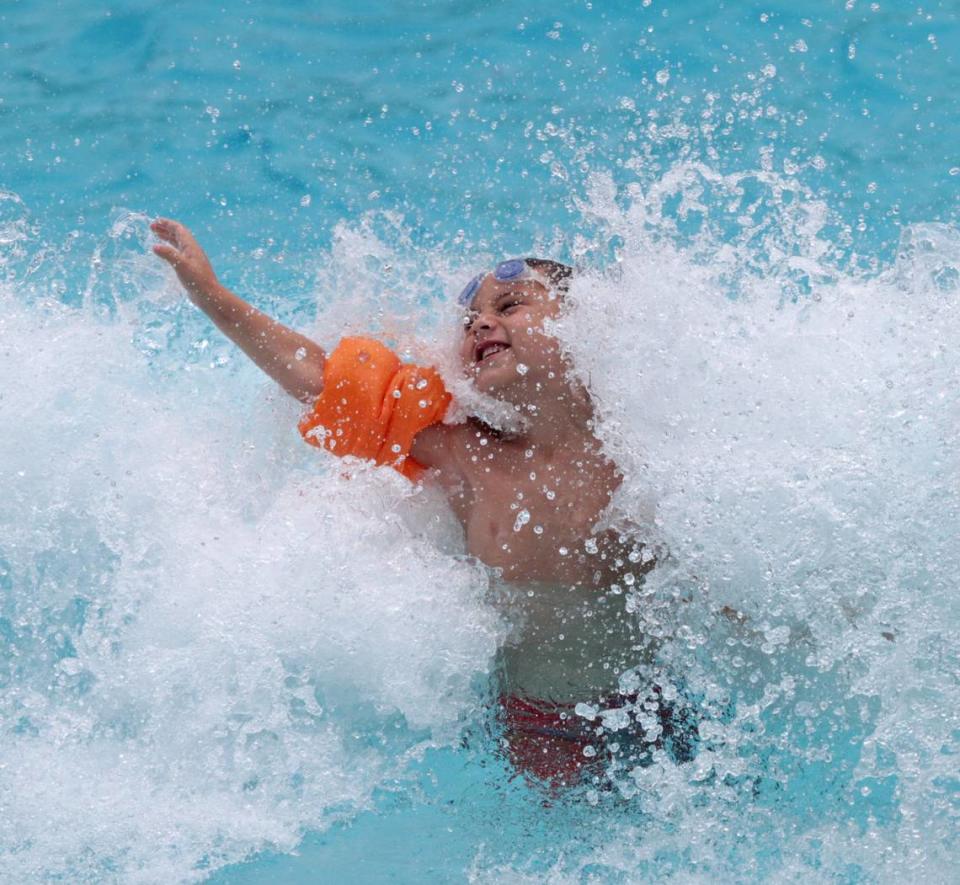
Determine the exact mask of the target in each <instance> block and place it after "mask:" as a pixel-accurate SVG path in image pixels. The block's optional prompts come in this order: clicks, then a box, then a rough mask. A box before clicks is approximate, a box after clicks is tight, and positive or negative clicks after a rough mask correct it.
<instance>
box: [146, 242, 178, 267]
mask: <svg viewBox="0 0 960 885" xmlns="http://www.w3.org/2000/svg"><path fill="white" fill-rule="evenodd" d="M153 252H154V254H155V255H159V256H160V257H161V258H162V259H163V260H164V261H166V262H167V264H170V265H173V266H174V267H176V265H177V264H178V263H179V262H180V253H179V252H178V251H177V250H176V249H174V248H173V246H154V247H153Z"/></svg>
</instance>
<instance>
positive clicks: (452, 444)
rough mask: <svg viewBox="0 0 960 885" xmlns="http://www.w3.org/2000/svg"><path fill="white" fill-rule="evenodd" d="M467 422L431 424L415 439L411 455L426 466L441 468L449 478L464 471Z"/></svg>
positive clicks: (457, 475) (456, 476) (434, 468)
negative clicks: (463, 460)
mask: <svg viewBox="0 0 960 885" xmlns="http://www.w3.org/2000/svg"><path fill="white" fill-rule="evenodd" d="M466 431H467V425H466V424H431V425H430V426H429V427H425V428H424V429H423V430H421V431H420V432H419V433H418V434H417V436H416V438H415V439H414V441H413V447H412V448H411V449H410V455H411V456H412V457H413V458H414V460H416V461H419V462H420V463H421V464H422V465H423V466H424V467H428V468H431V469H433V470H439V471H440V472H441V473H442V474H446V476H447V478H448V479H454V478H458V477H459V476H460V475H461V474H462V472H463V469H462V466H461V461H462V458H461V455H462V452H463V448H464V443H465V440H466Z"/></svg>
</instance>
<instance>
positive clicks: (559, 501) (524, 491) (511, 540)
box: [454, 459, 619, 584]
mask: <svg viewBox="0 0 960 885" xmlns="http://www.w3.org/2000/svg"><path fill="white" fill-rule="evenodd" d="M618 482H619V477H618V475H617V473H616V471H615V469H614V468H613V466H612V465H609V464H607V463H602V462H601V463H597V462H590V463H583V462H581V463H580V464H579V465H578V464H576V463H563V462H561V463H545V462H542V461H541V462H538V461H537V460H536V459H529V461H528V462H527V463H523V464H522V470H520V469H517V468H516V466H515V465H510V466H509V467H507V468H497V467H494V466H489V467H488V468H487V469H484V468H483V467H481V468H479V469H477V470H476V471H475V472H472V474H471V475H470V476H469V488H468V489H467V490H466V492H465V493H464V494H463V495H462V496H461V500H460V502H459V506H457V502H456V501H455V502H454V506H455V509H456V510H457V512H458V515H459V517H460V519H461V522H462V523H463V527H464V531H465V532H466V541H467V549H468V551H469V552H470V554H471V555H473V556H476V557H477V558H478V559H480V560H481V561H482V562H484V563H486V564H487V565H488V566H491V567H493V568H498V569H500V570H501V571H502V573H503V576H504V577H505V578H506V579H508V580H511V581H554V582H556V581H559V582H561V583H565V584H575V583H585V582H588V581H589V579H590V577H591V576H592V574H593V572H594V570H595V567H594V566H593V565H591V564H590V562H589V561H588V560H587V559H586V558H585V557H584V556H583V551H584V545H585V543H586V542H587V540H588V539H589V538H590V537H591V534H592V531H593V529H594V527H595V525H596V523H597V521H598V520H599V518H600V516H601V515H602V513H603V511H604V510H605V509H606V507H607V506H608V504H609V503H610V498H611V496H612V494H613V491H614V489H615V488H616V486H617V483H618Z"/></svg>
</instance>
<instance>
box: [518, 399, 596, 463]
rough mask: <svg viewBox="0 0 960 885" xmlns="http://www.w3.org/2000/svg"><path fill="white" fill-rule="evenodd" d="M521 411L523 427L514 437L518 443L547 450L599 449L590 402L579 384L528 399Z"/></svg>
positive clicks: (585, 451)
mask: <svg viewBox="0 0 960 885" xmlns="http://www.w3.org/2000/svg"><path fill="white" fill-rule="evenodd" d="M520 414H521V415H522V416H523V429H522V430H521V431H520V433H519V434H518V435H517V436H516V437H514V439H515V441H516V442H517V443H522V444H524V445H525V446H527V447H528V448H529V447H535V448H539V449H541V450H546V451H551V450H554V449H574V448H577V449H578V450H579V451H583V452H584V453H587V452H588V451H599V440H598V439H597V437H596V434H595V433H594V431H593V421H594V409H593V402H592V400H591V399H590V395H589V393H587V391H586V389H585V388H584V387H582V386H580V385H576V386H570V387H565V388H563V389H562V390H560V391H558V392H556V393H553V392H552V393H551V394H549V395H547V396H544V397H539V398H538V399H537V401H536V402H530V403H527V404H526V406H525V407H524V408H522V409H521V410H520Z"/></svg>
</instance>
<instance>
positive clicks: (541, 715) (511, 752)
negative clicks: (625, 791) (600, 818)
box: [500, 686, 696, 787]
mask: <svg viewBox="0 0 960 885" xmlns="http://www.w3.org/2000/svg"><path fill="white" fill-rule="evenodd" d="M641 698H642V696H640V695H629V696H622V697H620V698H619V699H618V700H617V701H616V703H615V704H614V703H610V704H609V705H601V706H606V709H607V710H611V709H619V710H621V711H622V712H623V714H624V716H625V718H626V719H627V721H629V724H628V725H625V727H623V728H622V729H618V730H617V731H608V730H607V729H605V728H603V727H602V723H601V721H600V720H599V719H598V720H596V721H590V720H588V719H586V718H584V717H582V716H580V715H579V714H577V713H576V711H575V709H574V705H573V704H560V703H556V702H554V701H546V700H537V699H533V698H522V697H518V696H516V695H504V696H501V698H500V710H501V722H502V725H503V729H504V738H505V739H506V742H507V748H508V749H507V755H508V756H509V758H510V761H511V763H512V764H513V767H514V768H515V769H516V770H517V771H518V772H520V773H521V774H525V775H532V776H533V777H534V778H535V779H537V780H539V781H543V782H545V783H548V784H550V785H551V786H553V787H559V786H566V787H572V786H576V785H577V784H579V783H582V782H583V779H584V777H585V776H587V775H591V774H598V773H601V772H602V768H603V765H604V763H609V762H611V761H612V760H614V759H617V760H620V761H622V762H624V763H626V764H627V765H628V766H629V767H633V766H635V765H648V764H650V761H651V752H652V751H653V750H659V749H664V750H666V751H667V753H668V754H669V756H670V757H671V758H672V759H673V760H674V761H675V762H677V763H681V762H689V761H690V760H691V759H692V758H693V757H694V755H695V745H696V722H695V720H694V717H693V715H692V712H691V710H690V709H689V708H687V707H685V706H683V705H681V704H680V703H677V702H667V701H665V700H664V699H663V697H662V696H661V692H660V688H659V686H654V687H653V688H652V690H651V692H650V695H649V697H648V698H646V699H645V700H642V699H641Z"/></svg>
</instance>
